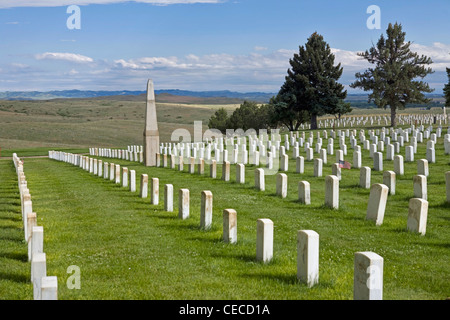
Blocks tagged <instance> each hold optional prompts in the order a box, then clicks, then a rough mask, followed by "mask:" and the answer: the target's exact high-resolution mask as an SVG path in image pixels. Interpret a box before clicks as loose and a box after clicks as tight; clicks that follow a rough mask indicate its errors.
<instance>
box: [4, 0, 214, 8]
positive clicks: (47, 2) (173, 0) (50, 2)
mask: <svg viewBox="0 0 450 320" xmlns="http://www.w3.org/2000/svg"><path fill="white" fill-rule="evenodd" d="M122 2H137V3H148V4H154V5H162V6H164V5H171V4H193V3H220V2H222V1H221V0H134V1H133V0H131V1H127V0H2V1H1V2H0V9H4V8H14V7H61V6H70V5H80V6H82V5H89V4H113V3H122Z"/></svg>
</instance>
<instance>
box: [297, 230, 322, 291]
mask: <svg viewBox="0 0 450 320" xmlns="http://www.w3.org/2000/svg"><path fill="white" fill-rule="evenodd" d="M297 278H298V279H299V280H300V281H302V282H304V283H306V284H307V285H308V287H312V286H313V285H315V284H317V283H318V282H319V234H318V233H317V232H315V231H313V230H299V231H298V233H297Z"/></svg>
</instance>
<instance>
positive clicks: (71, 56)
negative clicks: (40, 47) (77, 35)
mask: <svg viewBox="0 0 450 320" xmlns="http://www.w3.org/2000/svg"><path fill="white" fill-rule="evenodd" d="M35 58H36V59H38V60H44V59H50V60H65V61H70V62H77V63H87V62H93V61H94V59H92V58H90V57H87V56H83V55H81V54H77V53H67V52H45V53H41V54H36V55H35Z"/></svg>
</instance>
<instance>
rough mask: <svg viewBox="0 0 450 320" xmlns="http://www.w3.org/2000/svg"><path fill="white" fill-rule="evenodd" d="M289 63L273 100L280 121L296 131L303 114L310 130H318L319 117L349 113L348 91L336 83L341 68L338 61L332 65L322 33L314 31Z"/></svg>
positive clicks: (329, 51) (332, 57)
mask: <svg viewBox="0 0 450 320" xmlns="http://www.w3.org/2000/svg"><path fill="white" fill-rule="evenodd" d="M289 63H290V65H291V68H290V69H289V70H288V71H287V73H288V75H287V76H286V77H285V83H284V84H283V85H282V87H281V89H280V91H279V93H278V95H277V97H275V98H274V99H272V103H273V104H274V108H275V111H276V112H279V115H280V119H278V120H279V121H280V122H282V123H285V124H288V127H289V129H290V130H296V129H297V128H298V126H299V125H300V123H301V122H303V121H304V120H305V119H304V118H305V113H306V114H307V115H308V116H309V118H310V121H311V129H317V117H318V116H321V115H324V114H335V113H338V112H341V113H345V112H349V110H350V108H349V105H345V106H344V104H343V99H345V98H346V97H347V91H346V90H344V86H343V85H342V84H340V83H338V82H337V81H338V80H339V78H340V77H341V75H342V71H343V68H342V67H341V64H340V63H339V64H338V65H336V66H335V65H334V54H332V53H331V49H330V46H329V45H328V44H327V43H326V42H325V41H324V40H323V36H321V35H319V34H318V33H317V32H315V33H313V34H312V35H311V36H310V37H309V38H308V41H307V43H306V44H305V46H304V47H303V46H300V48H299V53H298V54H297V53H296V54H294V57H293V58H292V59H290V60H289Z"/></svg>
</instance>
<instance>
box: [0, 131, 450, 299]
mask: <svg viewBox="0 0 450 320" xmlns="http://www.w3.org/2000/svg"><path fill="white" fill-rule="evenodd" d="M336 145H337V143H336V142H335V147H336ZM425 145H426V143H423V144H419V146H418V153H417V154H416V155H415V159H416V160H417V159H421V158H425ZM403 150H404V148H402V153H403V152H404V151H403ZM348 151H349V153H348V155H347V156H346V160H349V161H350V162H352V161H351V159H352V158H351V157H352V150H351V148H348ZM362 152H363V165H364V166H370V167H373V163H372V159H371V158H369V152H368V151H366V150H362ZM289 155H291V151H289ZM301 155H304V151H303V150H301ZM18 156H19V157H20V156H21V154H18ZM316 156H317V154H316ZM436 158H437V160H438V163H435V164H430V176H429V177H428V201H429V211H428V222H427V232H426V235H425V236H421V235H419V234H417V233H412V232H408V231H407V230H406V223H407V216H408V201H409V199H410V198H412V197H413V184H412V178H413V176H414V175H415V174H416V170H417V168H416V162H413V163H406V162H405V175H404V176H397V186H396V194H395V195H390V196H389V198H388V202H387V207H386V212H385V217H384V222H383V224H382V225H381V226H375V224H374V223H373V222H372V221H366V220H365V216H366V209H367V201H368V198H369V190H366V189H361V188H359V187H358V186H357V185H358V181H359V169H351V170H344V169H343V170H342V180H341V181H340V207H339V209H338V210H332V209H328V208H325V207H324V181H325V176H326V175H329V174H331V163H333V162H334V159H335V156H330V155H329V156H328V164H326V165H324V169H323V177H313V162H312V161H311V162H308V161H305V173H304V174H297V173H295V160H293V159H291V160H290V163H289V172H287V174H288V184H289V185H288V196H287V198H285V199H282V198H280V197H277V196H276V195H275V180H276V178H275V176H266V191H264V192H260V191H257V190H256V189H255V188H254V172H253V171H254V170H253V169H254V168H255V167H252V166H247V168H246V183H245V184H243V185H240V184H237V183H236V182H235V166H233V165H232V166H231V181H230V182H225V181H222V180H221V179H220V177H221V171H220V170H221V166H218V172H217V177H218V179H212V178H209V175H208V173H209V166H206V167H205V174H204V175H203V176H199V175H198V174H189V173H187V165H186V164H185V170H184V172H179V171H178V170H174V169H170V168H148V167H144V166H143V165H142V164H139V163H134V162H133V163H132V162H128V161H122V160H117V159H106V158H103V160H104V161H108V162H114V163H116V164H120V165H122V166H126V167H128V168H129V169H134V170H136V174H137V188H138V190H139V180H140V179H139V177H140V175H141V174H142V173H147V174H148V175H149V178H151V177H157V178H159V180H160V203H159V205H152V204H150V198H146V199H141V198H139V196H138V194H139V192H135V193H131V192H129V191H128V189H127V188H123V187H121V186H119V185H117V184H115V183H114V182H113V181H110V180H105V179H103V178H101V177H98V176H94V175H93V174H89V173H88V172H86V171H83V170H82V169H81V168H79V167H76V166H73V165H71V164H67V163H63V162H59V161H56V160H49V159H44V158H41V159H26V160H25V165H24V171H25V175H26V178H27V181H28V187H29V189H30V193H31V197H32V201H33V211H35V212H36V213H37V218H38V225H41V226H43V227H44V252H45V253H46V255H47V274H48V275H52V276H57V277H58V298H59V299H63V300H65V299H67V300H70V299H188V300H189V299H239V300H245V299H271V300H272V299H273V300H278V299H286V300H288V299H338V300H341V299H342V300H346V299H353V259H354V253H355V252H358V251H373V252H375V253H377V254H379V255H380V256H382V257H383V258H384V295H383V298H384V299H388V300H389V299H395V300H398V299H421V300H422V299H423V300H431V299H439V300H442V299H445V298H447V297H448V296H449V292H450V281H449V280H450V277H449V275H450V273H449V269H448V265H449V262H450V261H449V253H450V251H449V243H450V242H449V240H450V237H449V225H450V222H449V221H450V210H449V209H450V205H449V204H447V203H446V202H445V177H444V174H445V171H448V170H450V156H449V155H444V149H443V143H442V138H440V139H439V141H438V144H437V149H436ZM384 170H393V162H392V161H384ZM300 180H307V181H309V182H310V184H311V199H312V203H311V205H308V206H306V205H302V204H300V203H299V202H298V201H297V184H298V182H299V181H300ZM167 183H171V184H173V185H174V212H165V211H164V210H163V208H164V206H163V193H164V185H165V184H167ZM372 183H382V172H376V171H374V170H372ZM180 188H188V189H189V190H190V197H191V201H190V218H189V219H187V220H180V219H178V218H177V215H178V209H177V208H178V190H179V189H180ZM202 190H211V191H212V193H213V198H214V200H213V224H212V228H211V229H210V230H207V231H205V230H202V229H200V199H201V191H202ZM0 193H1V194H2V197H1V203H0V230H1V231H0V270H1V271H0V272H1V277H0V299H32V286H31V284H30V282H29V280H28V279H29V276H30V263H29V262H27V256H26V255H27V248H26V244H25V242H24V241H23V240H22V239H23V230H22V222H21V218H20V201H19V199H18V197H19V194H18V189H17V181H16V174H15V170H14V165H13V163H12V160H2V161H0ZM227 208H232V209H235V210H236V211H237V216H238V223H237V226H238V242H237V243H236V244H234V245H233V244H225V243H223V241H222V212H223V210H224V209H227ZM259 218H269V219H272V220H273V222H274V258H273V260H272V261H271V262H269V263H267V264H264V263H260V262H257V261H256V221H257V219H259ZM305 229H311V230H314V231H316V232H318V233H319V235H320V266H319V272H320V275H319V284H318V285H316V286H314V287H313V288H308V287H307V286H306V285H305V284H302V283H300V282H299V281H298V280H297V278H296V270H297V269H296V268H297V260H296V259H297V248H296V239H297V231H298V230H305ZM72 265H75V266H78V267H79V268H80V277H81V278H80V279H81V288H80V289H69V288H68V287H67V285H66V281H67V280H68V279H69V277H70V276H71V274H70V273H67V269H68V267H69V266H72Z"/></svg>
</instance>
